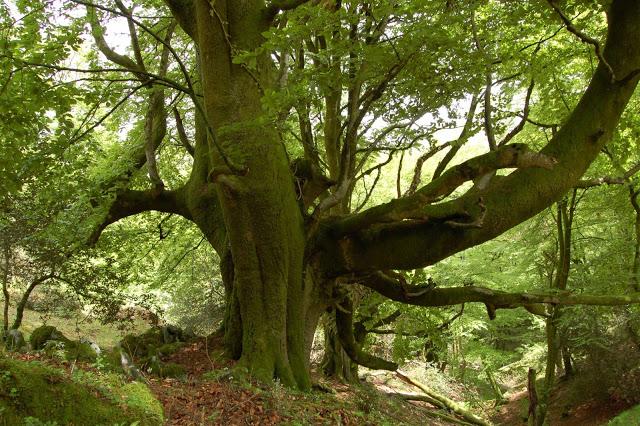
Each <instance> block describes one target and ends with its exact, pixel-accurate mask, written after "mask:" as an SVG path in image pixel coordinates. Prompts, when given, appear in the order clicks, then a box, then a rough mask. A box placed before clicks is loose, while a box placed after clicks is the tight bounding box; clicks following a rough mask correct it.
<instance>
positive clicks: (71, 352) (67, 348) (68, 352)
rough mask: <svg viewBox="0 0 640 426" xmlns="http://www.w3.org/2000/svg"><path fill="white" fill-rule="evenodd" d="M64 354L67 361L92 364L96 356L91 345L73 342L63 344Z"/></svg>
mask: <svg viewBox="0 0 640 426" xmlns="http://www.w3.org/2000/svg"><path fill="white" fill-rule="evenodd" d="M64 352H65V358H66V359H67V361H86V362H94V361H95V360H96V358H97V356H98V355H97V354H96V351H94V350H93V348H92V347H91V345H89V344H88V343H82V342H78V341H75V340H70V341H68V342H65V343H64Z"/></svg>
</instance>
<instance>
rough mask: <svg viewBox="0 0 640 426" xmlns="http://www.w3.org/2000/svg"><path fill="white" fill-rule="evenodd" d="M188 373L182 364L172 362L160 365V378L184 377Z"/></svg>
mask: <svg viewBox="0 0 640 426" xmlns="http://www.w3.org/2000/svg"><path fill="white" fill-rule="evenodd" d="M186 374H187V371H186V370H185V368H184V367H183V366H182V365H180V364H174V363H172V362H166V363H165V362H163V363H161V364H160V377H176V378H178V377H184V376H186Z"/></svg>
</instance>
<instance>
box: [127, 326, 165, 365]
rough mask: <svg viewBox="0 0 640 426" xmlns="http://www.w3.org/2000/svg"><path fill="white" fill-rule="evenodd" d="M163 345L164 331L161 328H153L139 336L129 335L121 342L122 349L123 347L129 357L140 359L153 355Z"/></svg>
mask: <svg viewBox="0 0 640 426" xmlns="http://www.w3.org/2000/svg"><path fill="white" fill-rule="evenodd" d="M162 345H163V340H162V330H160V329H159V328H151V329H149V330H147V331H145V332H144V333H142V334H140V335H138V336H135V335H133V334H127V335H126V336H124V338H123V339H122V340H121V341H120V347H122V349H124V350H125V351H126V352H127V353H128V354H129V356H131V357H140V358H141V357H146V356H149V355H153V354H154V353H155V349H156V348H158V347H160V346H162Z"/></svg>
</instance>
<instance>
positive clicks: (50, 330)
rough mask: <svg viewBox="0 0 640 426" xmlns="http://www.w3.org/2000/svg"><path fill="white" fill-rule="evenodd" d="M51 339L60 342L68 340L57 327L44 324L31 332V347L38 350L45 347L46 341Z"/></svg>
mask: <svg viewBox="0 0 640 426" xmlns="http://www.w3.org/2000/svg"><path fill="white" fill-rule="evenodd" d="M49 340H56V341H60V342H68V341H69V339H67V338H66V337H65V336H64V335H63V334H62V333H61V332H60V331H59V330H58V329H57V328H55V327H54V326H52V325H43V326H41V327H38V328H36V329H35V330H33V333H31V338H30V342H31V348H32V349H33V350H34V351H38V350H40V349H42V348H44V345H45V343H47V342H48V341H49Z"/></svg>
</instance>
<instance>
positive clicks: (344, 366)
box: [321, 315, 358, 383]
mask: <svg viewBox="0 0 640 426" xmlns="http://www.w3.org/2000/svg"><path fill="white" fill-rule="evenodd" d="M321 365H322V372H323V374H324V375H325V376H327V377H333V378H336V379H338V380H341V381H343V382H345V383H356V382H357V381H358V365H357V364H356V363H354V362H353V361H352V360H351V358H349V355H347V353H346V352H345V350H344V348H343V347H342V344H341V343H340V339H339V338H338V334H337V332H336V326H335V323H334V321H333V315H328V316H327V318H326V320H325V321H324V354H323V356H322V363H321Z"/></svg>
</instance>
